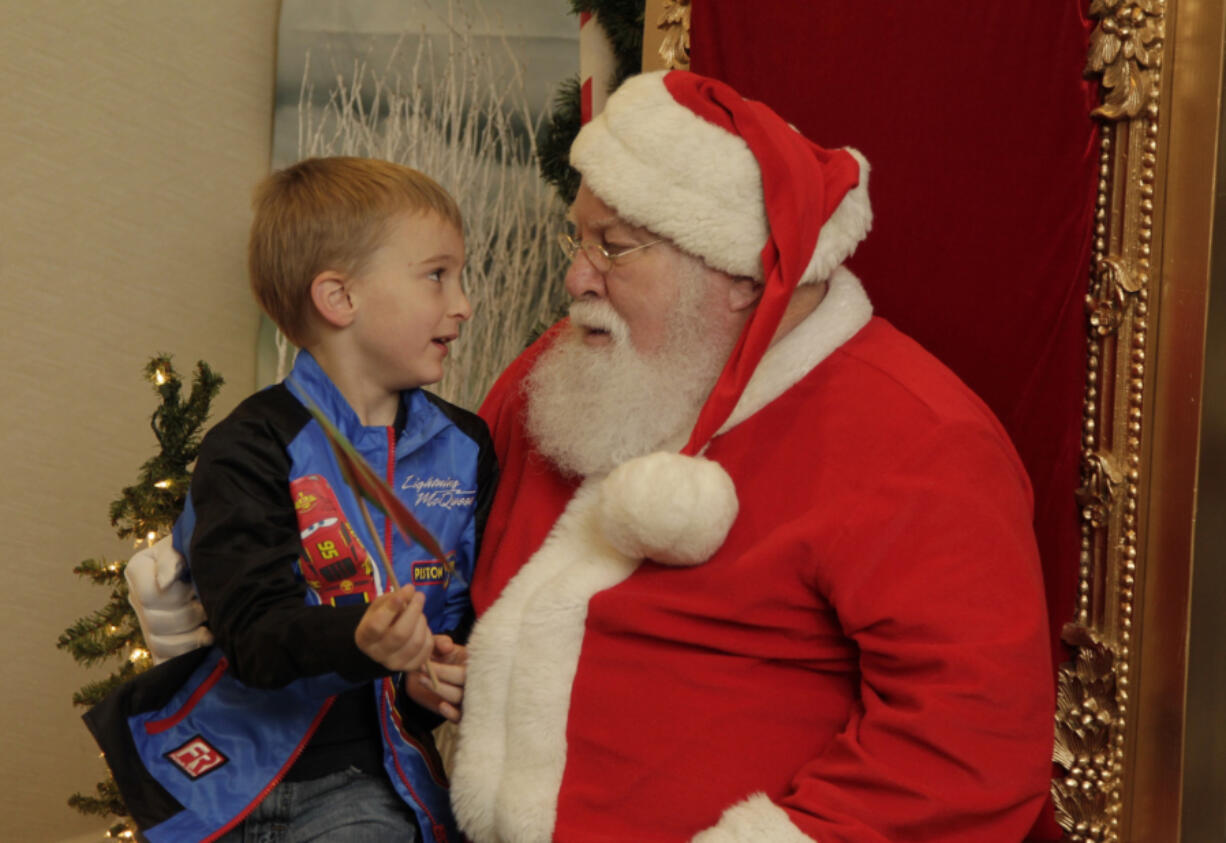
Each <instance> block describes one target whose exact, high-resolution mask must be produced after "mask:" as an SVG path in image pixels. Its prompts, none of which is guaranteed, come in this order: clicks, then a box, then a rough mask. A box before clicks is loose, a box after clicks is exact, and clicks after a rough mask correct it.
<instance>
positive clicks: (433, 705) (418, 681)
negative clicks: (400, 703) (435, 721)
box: [404, 635, 468, 723]
mask: <svg viewBox="0 0 1226 843" xmlns="http://www.w3.org/2000/svg"><path fill="white" fill-rule="evenodd" d="M430 661H431V662H432V663H433V666H434V675H435V676H437V677H438V685H437V686H435V685H434V684H433V683H432V682H431V681H430V677H429V676H427V675H426V673H425V671H424V669H419V670H418V671H417V672H416V673H406V674H405V677H404V684H405V690H406V691H408V694H409V699H411V700H413V702H415V703H417V704H418V705H420V706H421V707H422V708H425V709H428V710H430V711H433V712H434V713H435V714H438V715H440V716H442V717H446V718H447V719H448V720H450V721H451V722H452V723H459V722H460V702H461V700H463V699H464V678H465V675H466V668H465V667H464V665H465V663H467V661H468V650H467V649H465V648H464V647H462V646H461V645H459V644H457V643H455V642H454V641H452V640H451V636H449V635H436V636H434V652H433V653H432V654H431V656H430Z"/></svg>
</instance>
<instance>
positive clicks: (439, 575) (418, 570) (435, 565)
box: [413, 559, 449, 585]
mask: <svg viewBox="0 0 1226 843" xmlns="http://www.w3.org/2000/svg"><path fill="white" fill-rule="evenodd" d="M447 567H448V566H446V565H444V564H443V563H442V562H439V561H438V560H437V559H431V560H428V561H426V562H414V563H413V585H440V584H442V583H445V582H446V581H447V574H448V573H449V572H448V570H447Z"/></svg>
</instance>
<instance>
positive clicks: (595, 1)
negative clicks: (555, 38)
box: [537, 0, 645, 205]
mask: <svg viewBox="0 0 1226 843" xmlns="http://www.w3.org/2000/svg"><path fill="white" fill-rule="evenodd" d="M570 6H571V11H572V12H573V13H574V14H576V15H578V14H582V13H583V12H591V13H592V14H593V15H595V16H596V18H597V20H598V21H599V22H600V25H601V27H603V28H604V31H605V33H606V34H607V35H608V36H609V42H610V43H611V44H612V46H613V55H614V57H615V58H616V60H617V66H616V68H615V69H614V71H613V78H612V80H610V84H609V91H610V92H612V91H613V90H615V89H616V88H617V86H618V85H620V84H621V83H622V82H623V81H624V80H625V79H626V77H627V76H633V75H634V74H636V73H638V72H639V70H640V68H641V67H642V62H643V9H644V6H645V0H571V4H570ZM580 116H581V112H580V100H579V77H578V76H577V75H576V76H572V77H570V78H569V79H565V80H563V81H562V83H561V84H560V85H559V86H558V90H557V93H556V94H555V95H554V101H553V110H552V111H551V113H550V115H549V120H548V121H547V122H546V124H545V130H544V132H543V133H542V137H541V140H540V142H539V143H538V144H537V155H538V157H539V158H540V162H541V164H540V166H541V176H542V178H544V179H545V181H547V182H549V183H550V184H552V185H553V186H554V187H556V188H557V190H558V193H559V195H561V197H562V198H563V200H565V202H566V204H568V205H569V204H570V203H571V202H573V201H574V198H575V194H576V193H578V192H579V173H578V172H576V171H575V168H574V167H572V166H571V165H570V145H571V144H572V143H573V142H574V140H575V136H576V135H578V134H579V127H580Z"/></svg>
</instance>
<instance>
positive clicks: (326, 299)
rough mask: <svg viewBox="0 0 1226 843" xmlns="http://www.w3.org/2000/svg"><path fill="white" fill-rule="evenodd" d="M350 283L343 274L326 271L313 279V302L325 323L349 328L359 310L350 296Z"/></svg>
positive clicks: (330, 270)
mask: <svg viewBox="0 0 1226 843" xmlns="http://www.w3.org/2000/svg"><path fill="white" fill-rule="evenodd" d="M349 284H350V281H349V279H348V278H347V277H345V276H344V275H342V274H341V273H339V272H337V271H335V270H332V269H325V270H324V271H323V272H321V273H319V274H318V275H316V276H315V277H314V278H313V279H311V302H312V304H314V305H315V310H316V312H317V313H318V314H319V315H320V317H322V318H323V320H324V321H325V322H327V323H328V324H329V325H332V326H333V327H335V328H345V327H348V326H349V324H350V323H352V322H353V317H354V314H355V313H356V312H357V308H355V307H354V305H353V298H352V297H351V296H350V295H349Z"/></svg>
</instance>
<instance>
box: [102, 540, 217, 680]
mask: <svg viewBox="0 0 1226 843" xmlns="http://www.w3.org/2000/svg"><path fill="white" fill-rule="evenodd" d="M123 573H124V577H125V578H126V579H127V581H128V602H129V603H131V604H132V608H133V609H134V610H135V611H136V619H137V620H138V621H139V622H140V631H141V634H143V635H144V636H145V645H146V646H148V648H149V653H150V655H152V656H153V661H154V663H155V664H157V663H161V662H164V661H166V660H167V659H170V658H174V657H175V656H178V655H181V654H182V653H187V652H190V651H191V650H195V649H196V648H197V647H204V646H206V645H208V644H212V643H213V633H211V632H209V628H208V627H207V626H205V625H204V622H205V620H206V618H205V615H204V607H203V606H201V605H200V598H198V597H197V596H196V591H195V589H193V588H192V584H191V583H190V582H188V581H187V579H186V577H185V574H186V573H187V561H186V560H185V559H184V558H183V557H182V556H180V555H179V553H178V551H176V550H175V549H174V545H172V544H171V541H170V536H167V537H166V538H164V539H162V540H161V541H159V542H157V543H156V544H154V545H152V546H151V547H147V548H145V549H144V550H142V551H141V552H139V553H137V554H136V555H135V556H133V557H132V558H131V559H129V560H128V566H127V567H126V568H125V569H124V572H123Z"/></svg>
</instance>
